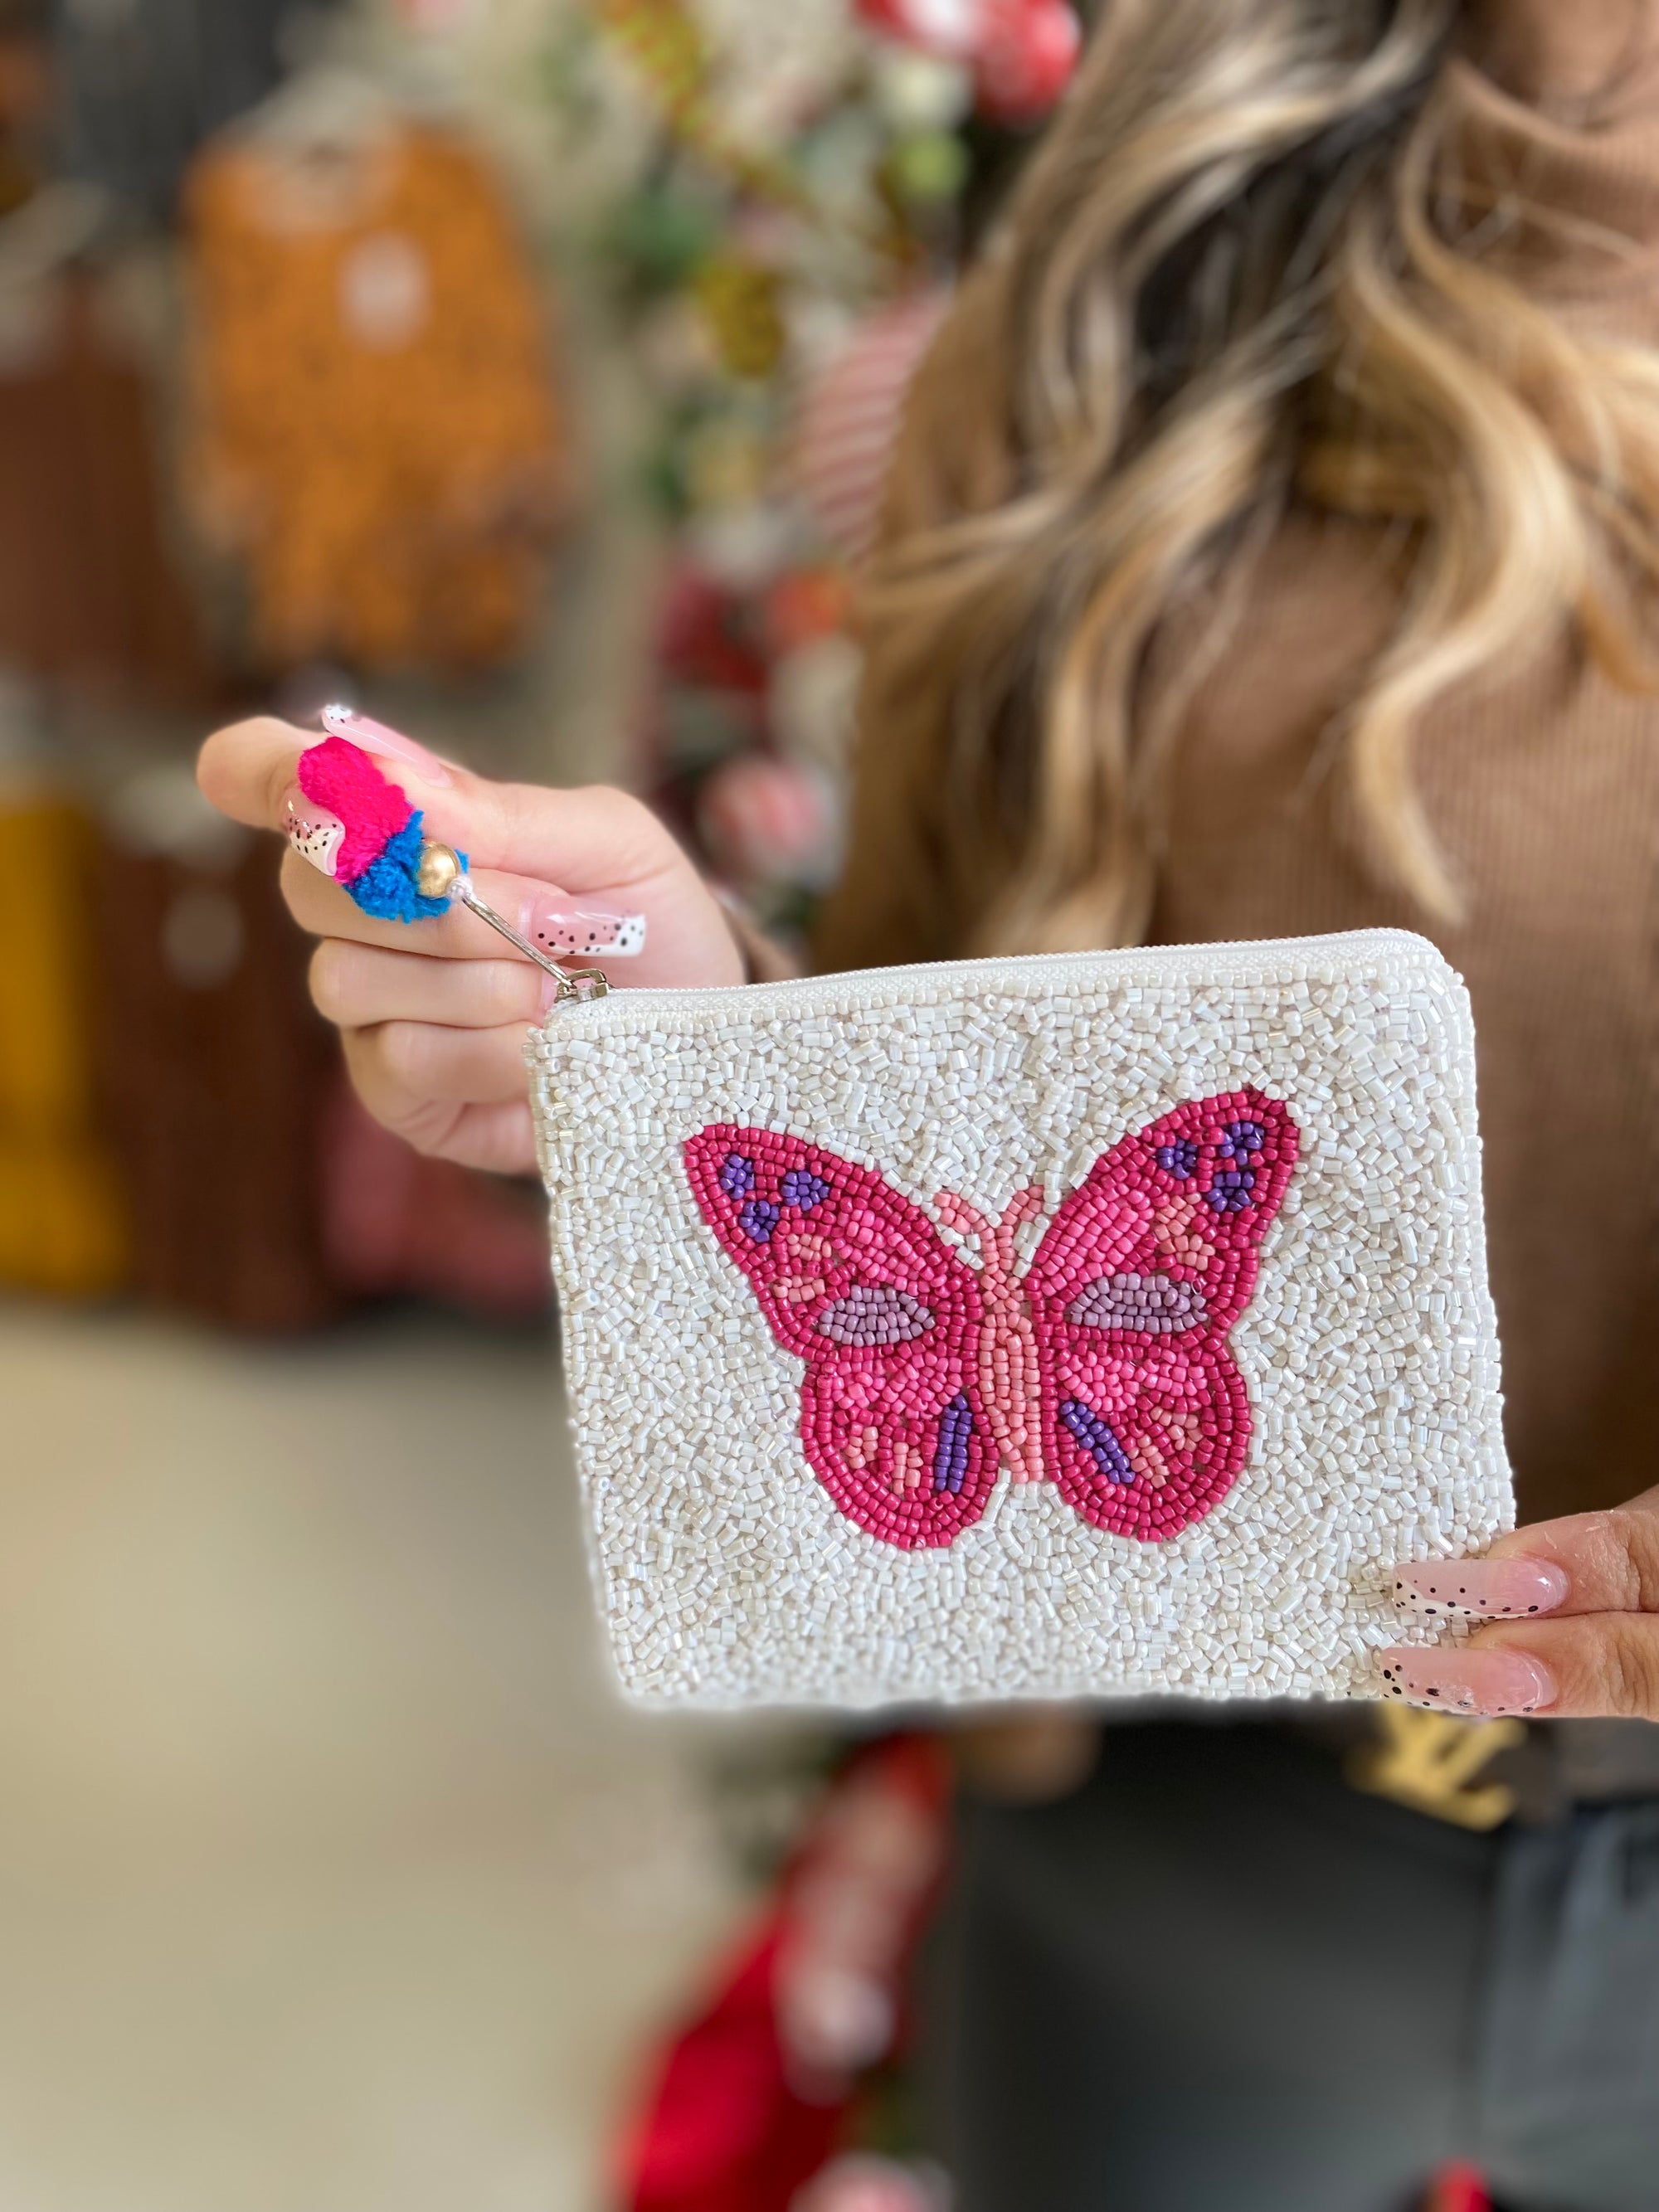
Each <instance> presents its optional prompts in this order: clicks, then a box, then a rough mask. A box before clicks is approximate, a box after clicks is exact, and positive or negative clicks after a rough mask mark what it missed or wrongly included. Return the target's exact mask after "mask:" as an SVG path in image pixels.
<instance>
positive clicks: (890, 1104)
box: [528, 931, 1512, 1706]
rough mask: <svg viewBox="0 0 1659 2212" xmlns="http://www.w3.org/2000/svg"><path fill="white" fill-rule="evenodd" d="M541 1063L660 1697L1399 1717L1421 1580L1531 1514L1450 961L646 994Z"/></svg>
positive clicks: (588, 1358)
mask: <svg viewBox="0 0 1659 2212" xmlns="http://www.w3.org/2000/svg"><path fill="white" fill-rule="evenodd" d="M528 1054H529V1059H530V1062H531V1067H532V1091H533V1097H534V1102H535V1107H536V1114H537V1121H538V1133H539V1141H540V1146H541V1156H542V1164H543V1170H544V1176H545V1179H546V1182H547V1188H548V1191H549V1194H550V1199H551V1206H552V1235H553V1250H554V1261H555V1272H556V1276H557V1279H558V1284H559V1289H560V1293H561V1302H562V1304H561V1310H562V1316H563V1326H564V1340H565V1362H566V1371H567V1376H568V1389H569V1396H570V1404H571V1411H572V1416H573V1419H574V1429H575V1436H576V1443H577V1448H578V1456H579V1461H580V1470H581V1480H582V1484H583V1489H584V1493H585V1498H586V1510H587V1516H588V1526H589V1531H590V1545H591V1554H592V1566H593V1572H594V1578H595V1583H596V1586H597V1589H598V1594H599V1602H600V1605H601V1608H602V1610H603V1613H604V1615H605V1622H606V1625H607V1627H608V1629H609V1632H610V1638H611V1650H612V1653H613V1656H614V1658H615V1662H616V1666H617V1672H618V1674H619V1676H620V1678H621V1680H622V1683H623V1687H624V1688H625V1690H626V1691H627V1692H629V1694H630V1695H632V1696H633V1697H635V1698H636V1699H641V1700H643V1701H646V1702H648V1703H651V1704H658V1705H747V1704H751V1703H762V1702H769V1703H788V1704H795V1705H846V1706H853V1705H879V1704H885V1703H890V1702H909V1701H914V1700H920V1699H929V1700H932V1699H940V1700H976V1699H982V1700H994V1699H1007V1698H1060V1697H1076V1696H1109V1695H1121V1694H1125V1693H1130V1692H1146V1691H1176V1692H1182V1693H1184V1694H1188V1695H1199V1696H1206V1697H1307V1696H1360V1695H1365V1694H1369V1693H1370V1691H1371V1688H1372V1685H1371V1681H1370V1665H1369V1653H1370V1650H1371V1649H1372V1648H1374V1647H1375V1646H1377V1645H1379V1644H1384V1643H1390V1642H1399V1641H1400V1640H1401V1638H1402V1635H1405V1636H1407V1637H1408V1636H1409V1634H1410V1632H1409V1631H1407V1630H1402V1626H1401V1622H1400V1620H1399V1618H1398V1616H1397V1615H1396V1614H1395V1611H1394V1608H1393V1606H1392V1604H1391V1602H1390V1593H1391V1589H1392V1573H1391V1571H1392V1569H1393V1566H1394V1565H1395V1562H1396V1561H1398V1560H1401V1559H1431V1558H1436V1557H1440V1556H1449V1555H1457V1554H1462V1553H1468V1552H1471V1551H1478V1550H1479V1549H1480V1548H1481V1547H1483V1546H1484V1545H1485V1544H1486V1543H1487V1542H1489V1541H1490V1540H1491V1539H1492V1537H1493V1536H1494V1535H1495V1534H1497V1533H1498V1531H1499V1530H1500V1529H1502V1528H1507V1527H1508V1526H1509V1525H1510V1520H1511V1517H1512V1507H1511V1501H1510V1484H1509V1474H1508V1468H1507V1464H1506V1462H1505V1459H1504V1446H1503V1439H1502V1434H1501V1431H1500V1425H1499V1412H1500V1401H1499V1395H1498V1346H1497V1339H1496V1334H1495V1328H1494V1321H1493V1315H1492V1304H1491V1301H1490V1298H1489V1297H1488V1294H1487V1289H1486V1259H1485V1251H1484V1244H1483V1232H1482V1222H1481V1212H1480V1140H1479V1138H1478V1136H1477V1134H1476V1128H1475V1111H1474V1034H1473V1030H1472V1026H1471V1023H1470V1017H1469V1008H1468V997H1467V994H1466V993H1465V991H1464V989H1463V987H1462V983H1461V981H1459V979H1458V978H1457V976H1456V975H1455V974H1454V973H1453V972H1452V970H1451V969H1449V968H1448V967H1447V965H1446V964H1445V963H1444V961H1443V959H1442V958H1441V957H1440V955H1439V954H1438V953H1437V951H1435V950H1434V948H1433V947H1432V946H1431V945H1429V944H1427V943H1426V942H1425V940H1424V939H1421V938H1418V937H1413V936H1410V935H1407V934H1405V933H1401V932H1395V931H1367V932H1364V933H1358V934H1354V935H1350V936H1343V937H1327V938H1304V939H1291V940H1287V941H1285V942H1282V943H1273V944H1257V945H1176V946H1169V947H1161V948H1154V949H1152V950H1146V951H1127V952H1099V953H1081V954H1067V955H1064V956H1060V957H1043V958H1037V959H991V960H980V961H973V962H967V963H951V964H944V965H939V966H933V967H921V968H894V969H881V970H877V971H874V972H872V973H866V974H857V975H826V976H820V977H817V978H815V979H812V980H811V981H803V982H790V983H778V984H766V985H755V986H750V987H746V988H742V987H740V988H735V989H729V990H708V991H678V992H677V991H644V990H626V991H617V992H613V993H611V994H607V995H605V996H604V997H602V998H599V999H597V1000H592V1001H590V1002H587V1003H568V1004H561V1005H558V1006H555V1007H554V1008H553V1009H552V1011H551V1012H550V1013H549V1015H548V1017H547V1019H546V1021H545V1023H544V1025H543V1027H542V1028H541V1029H540V1030H538V1031H535V1032H533V1033H532V1037H531V1039H530V1042H529V1046H528ZM1418 1632H1419V1634H1423V1633H1425V1631H1424V1630H1423V1629H1419V1631H1418Z"/></svg>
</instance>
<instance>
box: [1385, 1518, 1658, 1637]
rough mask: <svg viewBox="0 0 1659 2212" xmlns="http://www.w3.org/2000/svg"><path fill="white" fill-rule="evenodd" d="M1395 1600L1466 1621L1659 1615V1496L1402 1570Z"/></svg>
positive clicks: (1539, 1525)
mask: <svg viewBox="0 0 1659 2212" xmlns="http://www.w3.org/2000/svg"><path fill="white" fill-rule="evenodd" d="M1395 1598H1396V1600H1397V1601H1398V1602H1399V1603H1400V1604H1401V1606H1402V1607H1405V1608H1407V1610H1409V1611H1411V1612H1413V1613H1427V1614H1436V1613H1439V1614H1443V1615H1445V1616H1447V1617H1449V1618H1452V1619H1463V1620H1494V1619H1496V1620H1507V1619H1521V1618H1529V1617H1531V1616H1533V1615H1535V1614H1542V1613H1552V1614H1573V1613H1659V1490H1650V1491H1648V1492H1644V1495H1643V1496H1642V1497H1640V1498H1633V1499H1632V1501H1631V1503H1630V1504H1628V1505H1620V1506H1615V1507H1614V1508H1613V1510H1611V1511H1610V1512H1605V1513H1574V1514H1570V1515H1568V1516H1565V1518H1563V1519H1561V1520H1559V1521H1541V1522H1535V1523H1534V1525H1533V1526H1531V1527H1530V1528H1517V1529H1516V1530H1515V1531H1514V1532H1513V1533H1512V1534H1510V1535H1507V1536H1500V1537H1499V1538H1498V1541H1497V1543H1496V1544H1494V1545H1493V1547H1492V1551H1491V1552H1490V1553H1488V1555H1487V1556H1486V1558H1485V1559H1437V1560H1433V1561H1431V1562H1428V1563H1419V1564H1417V1565H1410V1566H1402V1567H1400V1568H1398V1569H1396V1571H1395Z"/></svg>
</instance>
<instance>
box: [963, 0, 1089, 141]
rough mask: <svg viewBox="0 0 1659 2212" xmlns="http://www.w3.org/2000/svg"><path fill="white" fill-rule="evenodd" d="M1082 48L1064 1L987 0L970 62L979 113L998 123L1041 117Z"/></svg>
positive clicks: (1064, 83)
mask: <svg viewBox="0 0 1659 2212" xmlns="http://www.w3.org/2000/svg"><path fill="white" fill-rule="evenodd" d="M1082 43H1083V36H1082V33H1081V32H1080V31H1079V27H1078V20H1077V17H1076V16H1075V15H1073V13H1072V10H1071V9H1070V8H1068V7H1067V6H1066V4H1065V0H1037V4H1032V0H987V6H986V9H985V22H984V29H983V31H982V32H981V38H980V42H979V47H978V51H977V52H976V53H975V57H974V82H975V88H976V89H977V92H978V95H979V105H980V107H981V110H982V111H983V112H984V113H985V114H987V115H988V116H990V117H991V118H993V119H994V120H995V121H998V122H1003V123H1025V122H1030V121H1032V120H1034V119H1035V118H1036V117H1038V116H1040V115H1046V114H1047V113H1048V110H1049V109H1050V108H1051V107H1053V106H1054V104H1055V102H1056V101H1057V100H1059V98H1060V94H1061V93H1063V92H1064V91H1065V89H1066V86H1067V85H1068V84H1069V83H1070V82H1071V81H1072V72H1073V70H1074V69H1075V68H1076V67H1077V58H1078V51H1079V47H1080V46H1081V45H1082Z"/></svg>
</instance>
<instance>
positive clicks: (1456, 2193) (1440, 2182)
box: [1423, 2164, 1492, 2212]
mask: <svg viewBox="0 0 1659 2212" xmlns="http://www.w3.org/2000/svg"><path fill="white" fill-rule="evenodd" d="M1423 2212H1492V2199H1491V2197H1489V2196H1488V2195H1487V2194H1486V2183H1485V2182H1484V2181H1483V2180H1482V2179H1481V2178H1480V2174H1479V2173H1478V2172H1476V2171H1475V2169H1474V2166H1464V2165H1462V2164H1459V2165H1455V2166H1443V2167H1442V2168H1441V2170H1440V2172H1438V2173H1437V2175H1436V2176H1435V2178H1434V2180H1433V2181H1432V2182H1431V2185H1430V2187H1429V2193H1428V2195H1427V2196H1426V2197H1425V2198H1424V2200H1423Z"/></svg>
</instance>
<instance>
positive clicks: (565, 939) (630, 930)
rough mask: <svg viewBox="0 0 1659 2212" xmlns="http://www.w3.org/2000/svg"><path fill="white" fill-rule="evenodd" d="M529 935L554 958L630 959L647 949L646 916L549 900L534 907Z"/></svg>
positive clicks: (542, 950)
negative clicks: (601, 957)
mask: <svg viewBox="0 0 1659 2212" xmlns="http://www.w3.org/2000/svg"><path fill="white" fill-rule="evenodd" d="M525 935H526V937H527V938H528V939H530V941H531V943H532V945H534V946H535V947H536V948H537V950H538V951H541V952H545V953H546V954H547V955H548V956H549V957H550V958H551V959H554V960H569V959H573V958H580V959H586V958H589V957H597V956H598V955H599V954H601V953H603V954H604V955H605V957H607V958H610V959H613V960H628V959H631V958H632V957H634V955H635V953H636V952H643V951H644V950H645V916H644V915H642V914H607V913H605V912H604V911H602V910H600V909H598V908H595V909H592V910H591V911H590V910H588V909H586V908H571V907H567V906H560V905H556V904H555V903H554V902H552V901H550V900H549V901H545V902H543V903H541V904H539V905H538V906H535V907H532V909H531V913H530V919H529V921H528V923H527V924H526V928H525Z"/></svg>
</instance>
